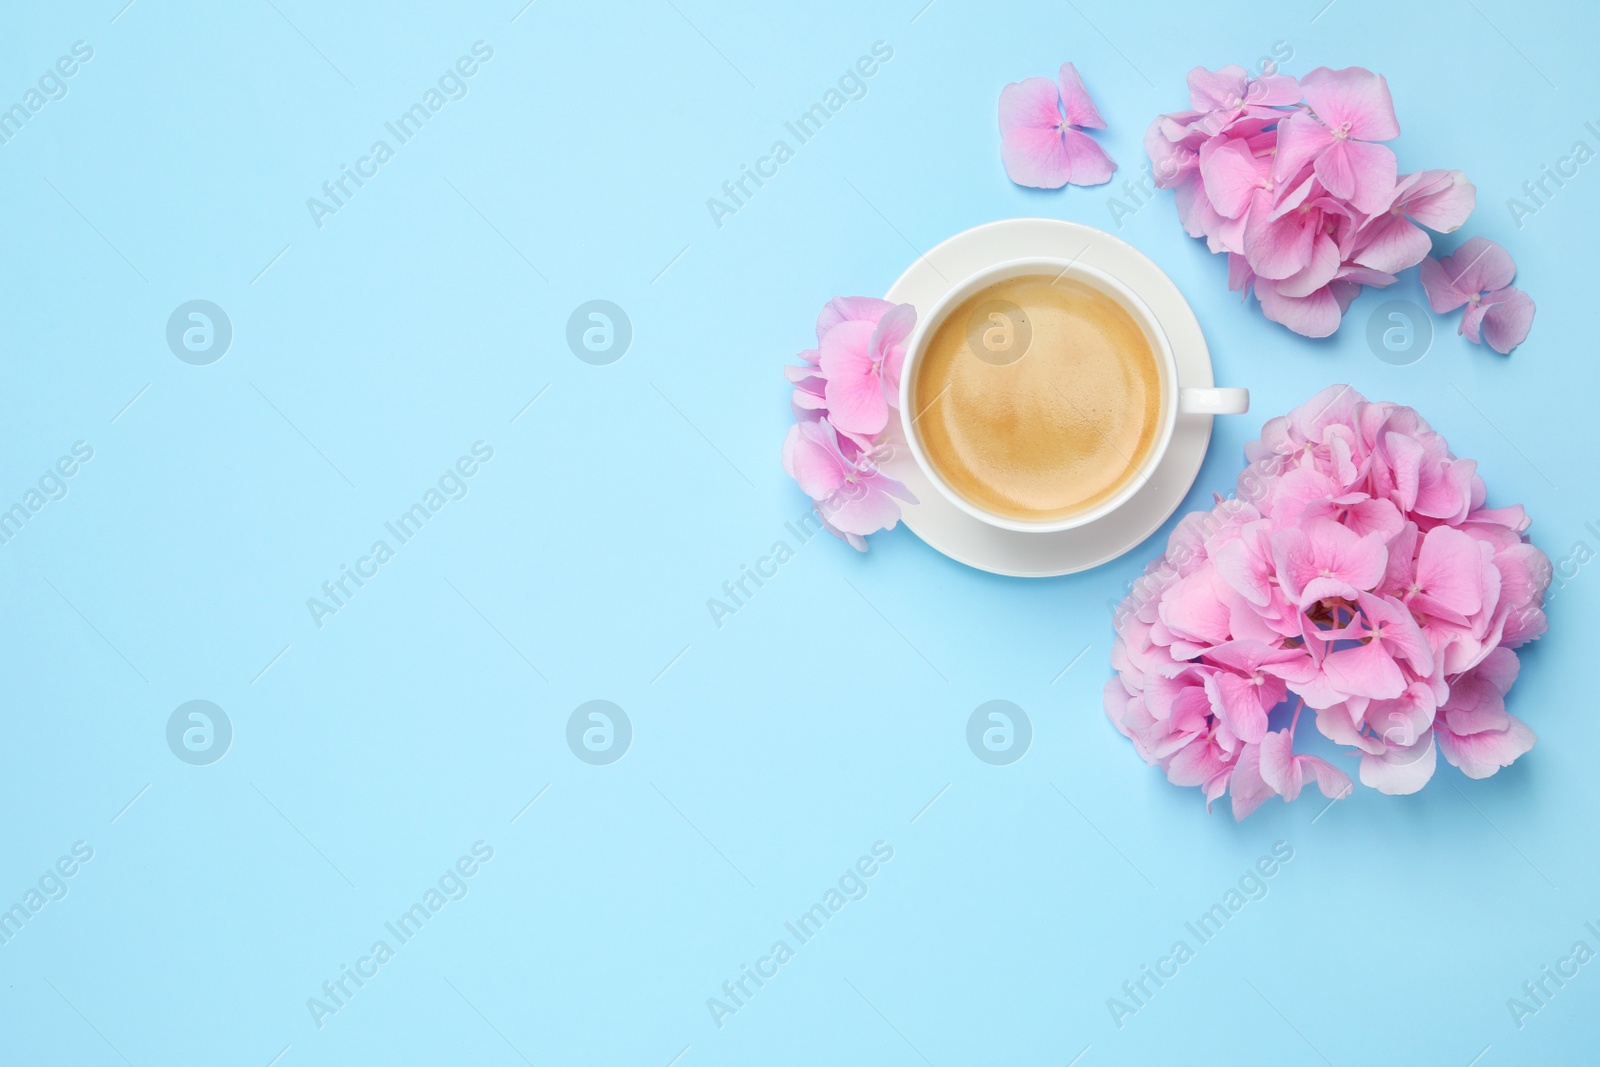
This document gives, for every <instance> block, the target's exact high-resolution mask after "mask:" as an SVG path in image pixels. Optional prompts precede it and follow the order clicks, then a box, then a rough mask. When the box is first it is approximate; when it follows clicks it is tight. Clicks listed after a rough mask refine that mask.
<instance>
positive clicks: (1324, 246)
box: [1275, 233, 1339, 299]
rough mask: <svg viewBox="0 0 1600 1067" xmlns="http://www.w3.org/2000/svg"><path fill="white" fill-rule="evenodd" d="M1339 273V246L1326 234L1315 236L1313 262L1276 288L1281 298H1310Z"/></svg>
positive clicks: (1312, 253)
mask: <svg viewBox="0 0 1600 1067" xmlns="http://www.w3.org/2000/svg"><path fill="white" fill-rule="evenodd" d="M1338 273H1339V245H1338V244H1337V243H1336V242H1335V241H1334V240H1333V238H1331V237H1329V236H1328V235H1327V234H1325V233H1318V234H1315V235H1314V237H1313V239H1312V242H1311V260H1310V262H1308V263H1307V264H1306V265H1305V267H1304V269H1302V270H1300V271H1298V272H1297V273H1295V274H1291V275H1290V276H1289V277H1287V278H1283V279H1281V280H1279V282H1278V284H1277V285H1276V286H1275V288H1276V289H1277V290H1278V294H1279V295H1280V296H1287V297H1294V298H1296V299H1298V298H1301V297H1307V296H1310V295H1311V294H1312V293H1314V292H1316V291H1317V290H1318V289H1321V288H1322V287H1323V286H1325V285H1327V284H1328V283H1329V282H1331V281H1333V279H1334V277H1335V276H1336V275H1337V274H1338Z"/></svg>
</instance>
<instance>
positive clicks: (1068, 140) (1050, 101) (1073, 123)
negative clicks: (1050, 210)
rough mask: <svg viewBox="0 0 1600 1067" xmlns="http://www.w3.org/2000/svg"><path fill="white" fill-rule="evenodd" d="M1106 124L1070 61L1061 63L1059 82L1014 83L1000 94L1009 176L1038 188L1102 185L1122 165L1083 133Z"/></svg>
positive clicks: (1002, 146)
mask: <svg viewBox="0 0 1600 1067" xmlns="http://www.w3.org/2000/svg"><path fill="white" fill-rule="evenodd" d="M1063 112H1065V115H1066V117H1065V118H1063V117H1062V113H1063ZM1105 125H1106V122H1105V119H1103V118H1101V117H1100V112H1099V111H1098V110H1096V108H1095V106H1094V101H1093V100H1091V99H1089V92H1088V90H1087V89H1085V88H1084V87H1083V79H1082V78H1080V77H1078V71H1077V68H1076V67H1074V66H1073V65H1072V64H1071V63H1063V64H1062V65H1061V72H1060V74H1059V76H1058V78H1057V82H1051V81H1050V79H1049V78H1026V79H1024V80H1023V81H1020V82H1012V83H1011V84H1010V85H1007V86H1006V87H1005V88H1004V89H1002V90H1001V91H1000V158H1001V160H1002V161H1003V162H1004V163H1005V166H1006V176H1007V177H1009V178H1010V179H1011V180H1012V181H1014V182H1016V183H1017V184H1018V185H1027V186H1032V187H1033V188H1036V189H1059V188H1061V187H1062V186H1063V185H1066V184H1068V183H1069V182H1070V183H1071V184H1073V185H1103V184H1104V183H1106V182H1108V181H1110V180H1111V174H1112V172H1113V171H1115V170H1116V169H1117V165H1116V164H1115V163H1113V162H1112V161H1111V157H1110V156H1108V155H1106V153H1105V149H1103V148H1101V147H1100V146H1099V145H1098V144H1096V143H1095V142H1094V141H1093V140H1092V139H1090V137H1089V135H1088V134H1086V133H1084V132H1083V130H1084V129H1091V130H1103V129H1105Z"/></svg>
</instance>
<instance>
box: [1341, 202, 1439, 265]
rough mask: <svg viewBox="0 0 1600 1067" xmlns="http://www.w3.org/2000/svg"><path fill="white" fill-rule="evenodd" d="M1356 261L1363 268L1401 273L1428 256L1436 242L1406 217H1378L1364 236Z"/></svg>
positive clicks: (1385, 215) (1386, 215) (1368, 227)
mask: <svg viewBox="0 0 1600 1067" xmlns="http://www.w3.org/2000/svg"><path fill="white" fill-rule="evenodd" d="M1362 237H1363V240H1362V242H1361V247H1360V250H1359V251H1358V252H1357V253H1356V258H1355V262H1356V263H1358V264H1360V265H1361V266H1363V267H1370V268H1372V269H1373V270H1378V271H1383V272H1385V273H1388V274H1398V273H1399V272H1400V271H1403V270H1407V269H1409V268H1411V267H1414V266H1416V265H1417V264H1418V263H1421V262H1422V261H1423V260H1425V259H1426V258H1427V257H1428V252H1429V251H1430V250H1431V249H1432V248H1433V241H1432V240H1431V239H1430V238H1429V237H1428V235H1427V234H1426V233H1425V232H1423V230H1422V228H1421V227H1420V226H1418V225H1416V224H1415V223H1413V222H1412V221H1411V220H1410V219H1408V218H1406V217H1405V216H1404V215H1391V214H1384V215H1380V216H1378V217H1377V218H1376V219H1374V220H1373V221H1372V223H1371V224H1370V225H1368V226H1367V228H1366V229H1365V230H1364V231H1363V233H1362Z"/></svg>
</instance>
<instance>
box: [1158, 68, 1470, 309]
mask: <svg viewBox="0 0 1600 1067" xmlns="http://www.w3.org/2000/svg"><path fill="white" fill-rule="evenodd" d="M1189 102H1190V109H1189V110H1187V111H1177V112H1173V113H1171V114H1167V115H1160V116H1157V118H1156V120H1155V121H1154V122H1152V123H1151V124H1150V128H1149V130H1148V131H1146V133H1145V150H1146V151H1147V152H1148V153H1149V155H1150V162H1151V167H1152V172H1153V175H1154V179H1155V183H1156V185H1157V186H1159V187H1161V188H1164V189H1173V190H1175V191H1176V197H1177V206H1178V216H1179V218H1180V219H1181V220H1182V222H1183V227H1184V229H1185V230H1186V231H1187V232H1188V234H1189V236H1191V237H1204V238H1205V239H1206V244H1207V246H1208V247H1209V248H1210V249H1211V251H1212V252H1217V253H1226V254H1227V256H1228V287H1229V288H1230V289H1233V290H1235V291H1236V292H1240V293H1242V294H1244V295H1245V296H1248V295H1249V294H1250V292H1251V291H1252V290H1253V291H1254V293H1255V296H1256V299H1257V300H1259V301H1260V302H1261V311H1262V313H1263V314H1264V315H1266V316H1267V318H1269V319H1271V320H1272V321H1273V322H1277V323H1281V324H1282V325H1284V326H1287V327H1288V328H1289V329H1291V330H1293V331H1294V332H1295V333H1298V334H1303V335H1305V336H1306V337H1326V336H1328V335H1329V334H1331V333H1333V332H1334V331H1335V330H1337V329H1338V328H1339V321H1340V319H1341V318H1342V317H1343V315H1344V313H1345V311H1346V310H1347V309H1348V308H1349V306H1350V303H1351V301H1353V300H1354V299H1355V298H1356V295H1357V294H1358V293H1359V292H1360V291H1361V287H1362V286H1363V285H1371V286H1375V287H1379V288H1381V287H1383V286H1387V285H1391V284H1393V283H1394V281H1395V276H1396V275H1397V274H1398V273H1399V272H1400V271H1403V270H1406V269H1407V268H1409V267H1413V266H1416V265H1417V264H1418V263H1420V262H1422V260H1423V258H1424V257H1426V256H1427V255H1428V252H1429V251H1430V249H1431V246H1432V242H1431V239H1430V238H1429V237H1428V235H1427V233H1425V232H1424V231H1423V229H1422V228H1421V227H1423V226H1426V227H1427V228H1428V229H1430V230H1436V231H1438V232H1440V233H1449V232H1450V231H1452V230H1455V229H1456V228H1458V227H1459V226H1460V225H1461V224H1462V223H1463V222H1465V221H1466V218H1467V216H1468V215H1469V214H1470V213H1471V212H1472V209H1473V207H1474V205H1475V203H1476V200H1477V191H1476V189H1475V188H1474V187H1473V185H1472V183H1471V182H1469V181H1467V179H1466V177H1465V175H1463V174H1462V173H1461V172H1460V171H1458V170H1424V171H1418V172H1416V173H1414V174H1404V175H1402V174H1399V173H1398V165H1397V162H1396V159H1395V154H1394V152H1393V151H1391V150H1390V149H1389V147H1388V146H1387V145H1385V144H1383V143H1382V142H1385V141H1390V140H1393V139H1394V138H1396V137H1398V136H1399V135H1400V123H1399V122H1398V120H1397V119H1396V118H1395V113H1394V102H1393V100H1391V99H1390V96H1389V84H1388V82H1386V81H1385V80H1384V79H1383V76H1382V75H1380V74H1374V73H1372V72H1371V71H1369V70H1365V69H1363V68H1361V67H1347V68H1345V69H1344V70H1329V69H1328V68H1327V67H1318V68H1317V69H1316V70H1314V71H1312V72H1311V73H1309V74H1307V75H1305V76H1304V77H1303V78H1300V79H1295V78H1294V77H1291V76H1290V75H1287V74H1275V73H1274V74H1266V75H1263V76H1261V77H1256V78H1252V77H1250V76H1249V75H1248V74H1247V72H1246V71H1245V69H1244V68H1243V67H1240V66H1237V65H1235V66H1227V67H1223V68H1222V69H1221V70H1218V71H1209V70H1206V69H1204V68H1202V67H1196V68H1195V69H1194V70H1192V71H1190V72H1189Z"/></svg>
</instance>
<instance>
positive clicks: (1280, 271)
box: [1245, 214, 1317, 281]
mask: <svg viewBox="0 0 1600 1067" xmlns="http://www.w3.org/2000/svg"><path fill="white" fill-rule="evenodd" d="M1316 236H1317V235H1316V230H1315V228H1314V227H1313V226H1312V225H1310V224H1308V222H1307V220H1306V218H1305V217H1304V216H1303V215H1299V214H1291V215H1283V216H1280V217H1279V218H1276V219H1273V220H1272V221H1271V222H1268V223H1265V224H1264V225H1262V226H1261V227H1260V228H1259V229H1257V230H1256V231H1255V232H1253V233H1250V234H1247V235H1246V236H1245V258H1246V259H1248V260H1249V261H1250V268H1251V269H1252V270H1254V271H1255V272H1256V273H1257V274H1259V275H1260V276H1261V277H1262V278H1265V279H1268V280H1274V281H1275V280H1279V279H1282V278H1289V277H1292V276H1294V275H1296V274H1298V273H1300V272H1301V271H1303V270H1305V269H1306V267H1307V266H1309V265H1310V263H1311V256H1312V252H1313V250H1314V248H1315V245H1316Z"/></svg>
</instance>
